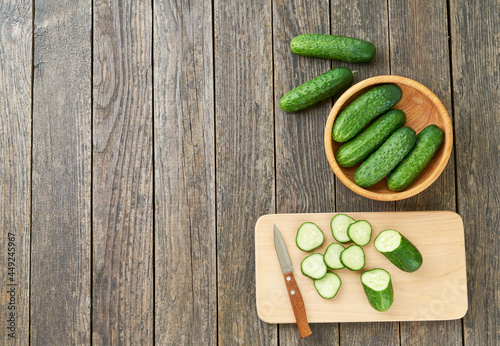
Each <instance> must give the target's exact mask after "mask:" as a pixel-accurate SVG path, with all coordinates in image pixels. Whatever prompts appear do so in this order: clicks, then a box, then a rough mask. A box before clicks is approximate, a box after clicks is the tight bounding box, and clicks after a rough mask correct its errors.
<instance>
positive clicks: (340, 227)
mask: <svg viewBox="0 0 500 346" xmlns="http://www.w3.org/2000/svg"><path fill="white" fill-rule="evenodd" d="M355 221H356V220H354V219H353V218H352V217H350V216H347V215H345V214H337V215H335V216H334V217H333V218H332V221H331V222H330V228H331V230H332V235H333V237H334V238H335V240H336V241H338V242H340V243H347V242H348V241H350V240H351V239H350V238H349V236H348V235H347V228H349V225H350V224H351V223H353V222H355Z"/></svg>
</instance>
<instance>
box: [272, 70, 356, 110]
mask: <svg viewBox="0 0 500 346" xmlns="http://www.w3.org/2000/svg"><path fill="white" fill-rule="evenodd" d="M353 80H354V76H353V74H352V71H351V70H350V69H348V68H347V67H337V68H334V69H331V70H330V71H328V72H325V73H323V74H321V75H319V76H317V77H316V78H313V79H311V80H310V81H307V82H305V83H304V84H302V85H299V86H298V87H296V88H295V89H293V90H290V91H289V92H287V93H286V94H285V95H283V97H282V98H281V99H280V102H279V104H280V107H281V109H283V110H284V111H286V112H297V111H299V110H301V109H304V108H307V107H310V106H312V105H314V104H316V103H318V102H321V101H323V100H326V99H327V98H329V97H332V96H333V95H336V94H338V93H340V92H342V91H344V90H346V89H347V88H348V87H349V86H350V85H351V84H352V82H353Z"/></svg>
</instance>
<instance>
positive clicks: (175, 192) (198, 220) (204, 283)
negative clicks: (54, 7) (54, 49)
mask: <svg viewBox="0 0 500 346" xmlns="http://www.w3.org/2000/svg"><path fill="white" fill-rule="evenodd" d="M154 13H155V16H154V32H155V35H154V43H153V46H154V49H153V50H154V71H155V73H154V83H155V84H154V93H155V94H154V100H155V105H154V107H155V108H154V110H155V111H154V128H155V134H154V136H155V153H154V155H155V172H156V174H155V208H156V209H155V210H156V218H155V234H156V240H155V242H156V245H155V249H156V253H155V261H156V263H155V277H156V281H155V296H156V301H155V302H156V308H155V311H156V316H155V325H156V328H155V334H156V343H157V344H158V345H167V344H168V345H174V344H186V345H204V344H206V345H214V344H216V343H217V277H216V269H217V268H216V266H217V263H216V229H215V203H216V202H215V146H214V140H215V133H214V90H213V83H214V80H213V78H214V74H213V49H212V46H213V32H212V4H211V2H210V1H206V0H202V1H196V2H194V3H193V2H191V3H189V2H186V1H180V2H176V1H169V2H164V1H155V2H154ZM221 145H222V144H221ZM194 326H195V327H194Z"/></svg>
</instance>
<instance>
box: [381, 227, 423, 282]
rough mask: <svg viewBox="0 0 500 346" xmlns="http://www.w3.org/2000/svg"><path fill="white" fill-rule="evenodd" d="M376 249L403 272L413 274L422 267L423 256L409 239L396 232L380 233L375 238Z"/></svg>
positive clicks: (389, 230)
mask: <svg viewBox="0 0 500 346" xmlns="http://www.w3.org/2000/svg"><path fill="white" fill-rule="evenodd" d="M374 245H375V249H377V250H378V251H379V252H380V253H382V255H384V256H385V257H386V258H387V259H388V260H389V261H391V263H392V264H394V265H395V266H396V267H398V268H399V269H401V270H402V271H405V272H408V273H413V272H414V271H416V270H418V269H419V268H420V267H421V266H422V262H423V260H422V254H421V253H420V251H418V249H417V248H416V247H415V245H413V244H412V243H411V242H410V241H409V240H408V239H406V238H405V237H404V236H403V235H402V234H401V233H399V232H398V231H396V230H393V229H388V230H385V231H382V232H380V234H379V235H378V236H377V238H375V242H374Z"/></svg>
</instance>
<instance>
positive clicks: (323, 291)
mask: <svg viewBox="0 0 500 346" xmlns="http://www.w3.org/2000/svg"><path fill="white" fill-rule="evenodd" d="M340 286H342V281H341V280H340V277H339V276H338V275H337V274H335V273H326V275H325V276H324V277H323V278H321V279H319V280H314V287H315V288H316V291H318V294H319V295H320V296H321V297H323V298H325V299H332V298H333V297H335V296H336V295H337V292H338V291H339V288H340Z"/></svg>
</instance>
